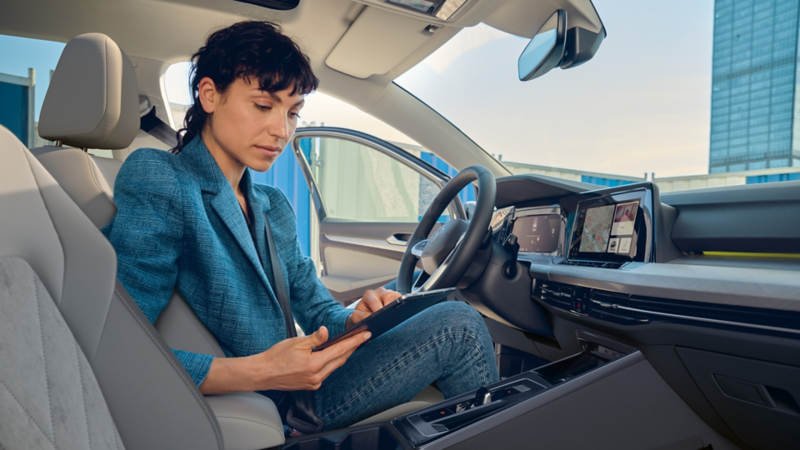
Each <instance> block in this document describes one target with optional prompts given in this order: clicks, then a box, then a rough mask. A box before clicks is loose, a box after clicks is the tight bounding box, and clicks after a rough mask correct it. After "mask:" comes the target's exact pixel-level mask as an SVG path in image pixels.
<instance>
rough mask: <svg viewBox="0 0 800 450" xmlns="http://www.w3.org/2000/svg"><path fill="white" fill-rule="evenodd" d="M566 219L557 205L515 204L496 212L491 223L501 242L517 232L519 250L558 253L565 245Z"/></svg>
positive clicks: (544, 253)
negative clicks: (523, 206)
mask: <svg viewBox="0 0 800 450" xmlns="http://www.w3.org/2000/svg"><path fill="white" fill-rule="evenodd" d="M565 222H566V221H565V218H564V217H563V215H562V214H561V208H559V207H557V206H547V207H538V208H519V209H517V208H515V207H513V206H511V207H508V208H503V209H500V210H497V211H495V214H494V216H493V217H492V222H491V226H492V230H493V231H494V232H495V233H497V242H498V243H501V244H502V243H503V242H504V241H505V240H506V238H507V237H508V236H509V235H514V236H515V237H516V238H517V243H518V244H519V253H530V254H538V255H556V254H560V253H561V251H560V250H561V248H562V247H563V242H564V230H565V226H564V225H565Z"/></svg>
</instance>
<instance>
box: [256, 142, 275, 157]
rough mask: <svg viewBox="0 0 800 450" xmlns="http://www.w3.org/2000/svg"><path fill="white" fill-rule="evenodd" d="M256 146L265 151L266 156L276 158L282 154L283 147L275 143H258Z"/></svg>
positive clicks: (262, 151)
mask: <svg viewBox="0 0 800 450" xmlns="http://www.w3.org/2000/svg"><path fill="white" fill-rule="evenodd" d="M256 148H257V149H259V150H261V153H263V154H264V156H268V157H273V158H274V157H277V156H278V155H280V154H281V148H280V147H276V146H273V145H267V146H261V145H256Z"/></svg>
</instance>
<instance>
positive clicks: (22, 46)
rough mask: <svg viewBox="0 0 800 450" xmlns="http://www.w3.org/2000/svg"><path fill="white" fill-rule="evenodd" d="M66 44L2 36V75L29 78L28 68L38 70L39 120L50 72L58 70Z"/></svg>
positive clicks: (37, 105) (0, 39) (36, 115)
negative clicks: (57, 65) (59, 59)
mask: <svg viewBox="0 0 800 450" xmlns="http://www.w3.org/2000/svg"><path fill="white" fill-rule="evenodd" d="M62 50H64V44H62V43H60V42H51V41H41V40H36V39H25V38H19V37H15V36H3V35H0V73H4V74H7V75H15V76H18V77H25V78H27V77H28V68H29V67H30V68H33V69H35V70H36V87H35V88H34V89H35V99H36V112H35V119H34V120H37V121H38V120H39V111H40V110H41V109H42V102H44V95H45V93H47V87H48V86H49V85H50V71H51V70H54V69H55V68H56V64H58V58H59V57H60V56H61V51H62Z"/></svg>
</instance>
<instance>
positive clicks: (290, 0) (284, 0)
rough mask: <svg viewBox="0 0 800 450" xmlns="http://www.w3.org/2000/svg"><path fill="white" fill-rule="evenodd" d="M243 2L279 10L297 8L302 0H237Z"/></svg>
mask: <svg viewBox="0 0 800 450" xmlns="http://www.w3.org/2000/svg"><path fill="white" fill-rule="evenodd" d="M236 1H237V2H241V3H249V4H251V5H256V6H261V7H263V8H269V9H277V10H278V11H288V10H290V9H295V8H297V5H299V4H300V0H236Z"/></svg>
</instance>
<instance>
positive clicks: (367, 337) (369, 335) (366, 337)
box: [364, 331, 372, 341]
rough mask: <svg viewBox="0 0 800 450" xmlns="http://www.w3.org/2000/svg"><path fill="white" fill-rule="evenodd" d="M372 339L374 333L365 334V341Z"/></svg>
mask: <svg viewBox="0 0 800 450" xmlns="http://www.w3.org/2000/svg"><path fill="white" fill-rule="evenodd" d="M371 337H372V333H370V332H369V331H367V332H366V333H364V340H365V341H368V340H369V338H371Z"/></svg>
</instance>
